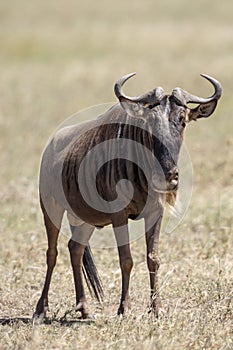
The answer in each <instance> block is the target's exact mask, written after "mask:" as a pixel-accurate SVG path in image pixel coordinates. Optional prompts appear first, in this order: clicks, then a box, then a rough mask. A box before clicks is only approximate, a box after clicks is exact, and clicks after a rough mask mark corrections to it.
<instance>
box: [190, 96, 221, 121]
mask: <svg viewBox="0 0 233 350" xmlns="http://www.w3.org/2000/svg"><path fill="white" fill-rule="evenodd" d="M217 102H218V101H217V100H213V101H211V102H207V103H204V104H200V105H199V106H197V107H196V108H193V109H190V110H189V114H188V121H191V120H197V119H199V118H208V117H209V116H210V115H211V114H212V113H213V112H214V110H215V108H216V106H217Z"/></svg>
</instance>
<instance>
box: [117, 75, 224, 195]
mask: <svg viewBox="0 0 233 350" xmlns="http://www.w3.org/2000/svg"><path fill="white" fill-rule="evenodd" d="M133 75H135V73H131V74H128V75H125V76H123V77H122V78H121V79H120V80H118V81H117V82H116V84H115V94H116V96H117V98H118V99H119V101H120V103H121V106H122V107H123V109H124V110H125V111H126V112H127V113H128V114H129V115H131V116H132V117H136V118H143V119H144V120H145V123H147V124H148V125H149V128H150V131H151V133H152V134H153V136H154V142H153V144H154V154H155V157H156V159H157V161H158V162H157V163H158V164H159V167H157V166H156V167H155V169H156V170H155V171H154V173H153V174H152V185H153V187H154V188H155V189H156V190H157V191H158V192H169V191H175V190H177V188H178V182H179V171H178V166H177V163H178V156H179V151H180V147H181V144H182V140H183V132H184V129H185V126H186V124H187V123H188V122H190V121H192V120H197V119H199V118H207V117H209V116H210V115H211V114H212V113H213V112H214V110H215V108H216V105H217V102H218V99H219V98H220V97H221V94H222V87H221V84H220V83H219V82H218V81H217V80H216V79H214V78H212V77H210V76H208V75H204V74H202V76H203V77H204V78H205V79H207V80H208V81H209V82H210V83H211V84H212V85H213V86H214V89H215V91H214V94H213V95H212V96H211V97H209V98H201V97H198V96H194V95H192V94H190V93H188V92H187V91H184V90H182V89H181V88H178V87H177V88H175V89H173V91H172V93H171V94H170V95H166V94H164V91H163V89H162V88H161V87H157V88H155V89H154V90H152V91H150V92H148V93H146V94H144V95H141V96H137V97H129V96H126V95H125V94H124V93H123V91H122V86H123V85H124V83H125V82H126V81H127V80H128V79H129V78H131V77H132V76H133ZM189 103H194V104H197V106H196V107H195V108H189V107H188V106H187V104H189Z"/></svg>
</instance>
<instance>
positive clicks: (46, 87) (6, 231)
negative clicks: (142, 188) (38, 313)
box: [0, 0, 233, 350]
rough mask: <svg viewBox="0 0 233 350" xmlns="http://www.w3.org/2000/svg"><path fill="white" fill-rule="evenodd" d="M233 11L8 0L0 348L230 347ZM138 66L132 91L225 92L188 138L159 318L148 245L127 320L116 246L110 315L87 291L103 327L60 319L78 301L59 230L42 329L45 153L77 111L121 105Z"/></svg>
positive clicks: (1, 123) (3, 10) (2, 19)
mask: <svg viewBox="0 0 233 350" xmlns="http://www.w3.org/2000/svg"><path fill="white" fill-rule="evenodd" d="M232 14H233V3H232V2H231V1H223V2H222V1H221V2H217V1H216V2H213V1H210V0H206V1H200V0H196V1H195V2H189V3H187V1H184V0H179V1H171V0H170V1H168V0H165V1H161V2H156V1H152V0H151V1H150V0H146V1H135V2H130V1H128V2H126V1H123V0H119V1H117V2H113V1H106V0H101V1H97V2H94V1H91V0H86V1H81V0H80V1H66V2H65V1H50V2H46V1H31V2H28V1H25V0H21V1H16V0H15V1H8V2H3V1H1V3H0V23H1V24H0V26H1V30H0V91H1V93H0V164H1V166H0V198H1V209H0V252H1V254H0V276H1V278H0V319H1V323H2V325H0V348H1V349H35V348H37V349H82V348H85V349H96V348H97V349H118V348H120V349H166V350H169V349H173V350H176V349H218V350H220V349H222V350H223V349H224V350H226V349H229V350H230V349H232V348H233V310H232V309H233V304H232V298H233V296H232V292H233V288H232V287H233V272H232V261H233V249H232V246H233V245H232V243H233V239H232V227H233V225H232V224H233V221H232V211H233V200H232V195H233V183H232V179H233V152H232V146H233V122H232V110H233V99H232V91H233V61H232V59H233V25H232ZM132 71H137V73H138V75H137V77H136V78H134V79H132V81H131V82H129V84H128V86H127V88H126V90H127V89H128V90H127V91H130V94H132V95H133V94H140V93H142V92H144V91H148V90H149V89H152V88H154V87H155V86H163V87H164V89H165V90H166V91H168V92H169V91H171V89H172V88H173V87H175V86H177V85H179V86H181V87H183V88H184V89H186V90H188V91H190V92H192V93H195V94H197V95H202V96H206V97H207V96H208V95H210V94H211V92H212V90H211V88H210V86H209V84H208V83H207V82H205V81H204V80H203V79H202V78H200V77H199V73H206V74H209V75H212V76H214V77H216V78H217V79H219V80H220V81H221V83H222V85H223V88H224V95H223V98H222V99H221V101H220V103H219V106H218V108H217V110H216V112H215V115H214V116H213V117H211V118H210V119H209V120H201V121H199V122H197V123H194V122H193V123H192V125H189V126H188V129H187V131H186V144H187V145H188V148H189V153H190V155H191V159H192V164H193V169H194V181H193V196H192V200H191V204H190V207H189V210H188V212H187V214H186V216H185V218H184V219H183V221H182V223H181V224H180V225H179V226H178V227H177V228H176V229H175V230H174V231H173V232H172V233H170V234H167V233H165V232H163V233H162V235H161V245H160V256H161V260H162V264H161V268H160V271H159V276H160V282H161V298H162V307H161V311H160V317H159V320H158V321H153V320H152V318H151V316H150V315H148V314H147V305H148V301H149V281H148V274H147V269H146V264H145V244H144V239H143V237H142V238H141V239H138V240H137V241H136V242H134V243H133V244H132V253H133V257H134V269H133V273H132V280H131V295H132V310H131V313H129V314H128V315H126V316H125V318H124V319H119V318H118V317H116V316H115V314H116V310H117V305H118V301H119V297H120V271H119V266H118V257H117V251H116V249H111V250H110V249H104V250H103V249H102V250H100V249H95V250H94V255H95V260H96V264H97V266H98V269H99V273H100V275H101V277H102V281H103V285H104V289H105V301H104V303H103V306H102V308H100V306H99V305H98V304H97V302H95V301H93V300H92V299H91V297H90V296H89V295H88V300H89V304H90V309H91V311H92V313H93V314H95V315H96V320H95V322H91V323H89V322H78V320H77V317H76V315H75V313H74V312H73V313H72V312H71V314H69V315H67V317H66V319H64V322H63V323H62V322H61V320H62V317H63V316H64V315H65V313H66V311H67V310H72V308H73V307H74V303H75V298H74V287H73V281H72V273H71V268H70V263H69V255H68V251H67V237H65V235H62V234H61V236H60V240H59V258H58V264H57V267H56V269H55V273H54V276H53V280H52V285H51V289H50V310H51V311H50V313H49V315H48V316H49V322H48V323H47V324H43V325H40V326H33V325H32V324H31V323H30V322H29V319H30V317H31V316H32V314H33V311H34V308H35V305H36V302H37V300H38V297H39V295H40V292H41V289H42V284H43V281H44V275H45V249H46V244H47V243H46V236H45V233H44V228H43V224H42V217H41V213H40V209H39V206H38V190H37V178H38V168H39V161H40V156H41V153H42V150H43V147H44V145H45V144H46V142H47V140H48V138H49V136H50V134H51V133H52V132H53V130H54V129H55V128H56V127H57V126H58V124H60V123H61V122H62V121H63V120H64V119H65V118H67V117H68V116H69V115H71V114H73V113H74V112H76V111H78V110H80V109H82V108H85V107H89V106H91V105H95V104H99V103H103V102H110V101H114V96H113V89H112V86H113V84H114V82H115V81H116V79H118V78H119V77H120V76H122V75H124V74H126V73H128V72H132ZM17 319H18V321H17ZM20 319H21V320H20Z"/></svg>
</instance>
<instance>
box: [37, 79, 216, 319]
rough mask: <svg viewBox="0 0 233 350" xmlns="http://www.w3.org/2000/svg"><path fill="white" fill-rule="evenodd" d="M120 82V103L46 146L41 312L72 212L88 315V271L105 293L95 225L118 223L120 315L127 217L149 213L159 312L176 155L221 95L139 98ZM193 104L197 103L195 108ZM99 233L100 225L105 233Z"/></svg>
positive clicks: (77, 275) (127, 261)
mask: <svg viewBox="0 0 233 350" xmlns="http://www.w3.org/2000/svg"><path fill="white" fill-rule="evenodd" d="M134 74H135V73H133V74H128V75H126V76H123V77H122V78H121V79H120V80H118V81H117V82H116V84H115V94H116V96H117V98H118V99H119V103H118V104H116V105H114V106H113V107H112V108H110V109H109V110H108V111H107V112H105V113H104V114H103V115H101V116H100V117H98V118H96V119H95V120H92V121H88V122H85V123H81V124H78V125H75V126H70V127H66V128H64V129H61V130H60V131H58V132H57V133H56V134H55V135H54V136H53V138H52V139H51V140H50V142H49V144H48V146H47V147H46V149H45V151H44V154H43V157H42V162H41V168H40V186H39V190H40V203H41V208H42V211H43V215H44V222H45V227H46V232H47V237H48V250H47V273H46V278H45V284H44V288H43V291H42V295H41V297H40V299H39V301H38V303H37V306H36V310H35V313H34V316H35V317H38V316H40V317H43V316H45V314H46V311H47V309H48V290H49V285H50V281H51V276H52V272H53V269H54V266H55V264H56V258H57V239H58V234H59V230H60V228H61V222H62V218H63V214H64V212H65V211H66V212H67V216H68V220H69V223H70V226H71V232H72V237H71V239H70V240H69V243H68V247H69V251H70V257H71V264H72V268H73V276H74V283H75V290H76V310H78V311H80V312H81V317H82V318H87V317H88V308H87V303H86V297H85V293H84V286H83V274H84V276H85V279H86V281H87V282H88V284H89V287H90V286H91V287H92V289H93V292H94V294H95V296H96V297H97V299H98V300H101V298H102V295H103V290H102V285H101V282H100V279H99V276H98V273H97V271H96V268H95V265H94V261H93V258H92V254H91V251H90V247H89V245H88V242H89V239H90V237H91V235H92V233H93V231H94V229H95V227H97V228H102V227H104V226H106V225H109V224H112V226H113V230H114V233H115V237H116V242H117V246H118V253H119V261H120V268H121V274H122V292H121V300H120V305H119V308H118V314H123V313H124V311H125V309H126V308H127V307H128V306H130V298H129V281H130V273H131V269H132V267H133V260H132V257H131V252H130V244H129V232H128V220H129V219H133V220H134V219H138V218H143V219H144V221H145V236H146V246H147V252H146V254H147V255H146V256H147V266H148V270H149V276H150V290H151V310H152V311H153V312H154V314H155V315H157V314H158V304H159V292H158V290H159V288H158V278H157V272H158V268H159V264H160V262H159V255H158V245H159V233H160V226H161V221H162V217H163V212H164V205H165V203H166V202H168V203H170V204H171V205H173V204H174V201H175V197H176V193H177V190H178V187H179V170H178V166H177V163H178V156H179V152H180V147H181V144H182V140H183V132H184V129H185V126H186V124H187V123H188V122H190V121H192V120H197V119H199V118H207V117H209V116H210V115H211V114H212V113H213V112H214V110H215V108H216V105H217V102H218V100H219V98H220V97H221V94H222V87H221V85H220V83H219V82H218V81H217V80H216V79H214V78H212V77H210V76H207V75H204V74H203V75H202V76H203V77H204V78H205V79H207V80H208V81H209V82H210V83H211V84H212V85H213V87H214V90H215V91H214V94H213V95H212V96H211V97H209V98H201V97H197V96H194V95H192V94H190V93H188V92H186V91H184V90H182V89H181V88H175V89H174V90H173V91H172V93H171V94H169V95H167V94H165V93H164V91H163V89H162V88H161V87H157V88H155V89H154V90H152V91H150V92H148V93H145V94H143V95H141V96H138V97H129V96H126V95H125V94H124V93H123V91H122V86H123V84H124V83H125V82H126V81H127V80H128V79H129V78H130V77H132V76H133V75H134ZM189 103H194V104H197V106H196V107H193V108H189V107H188V106H187V105H188V104H189ZM99 234H101V230H100V233H99Z"/></svg>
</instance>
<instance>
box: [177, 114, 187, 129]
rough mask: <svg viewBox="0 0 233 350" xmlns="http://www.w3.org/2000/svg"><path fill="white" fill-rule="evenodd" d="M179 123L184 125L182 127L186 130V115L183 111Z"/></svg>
mask: <svg viewBox="0 0 233 350" xmlns="http://www.w3.org/2000/svg"><path fill="white" fill-rule="evenodd" d="M178 120H179V123H180V124H181V125H182V127H183V128H184V127H185V125H186V123H185V113H184V112H183V111H182V112H181V113H180V114H179V118H178Z"/></svg>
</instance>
